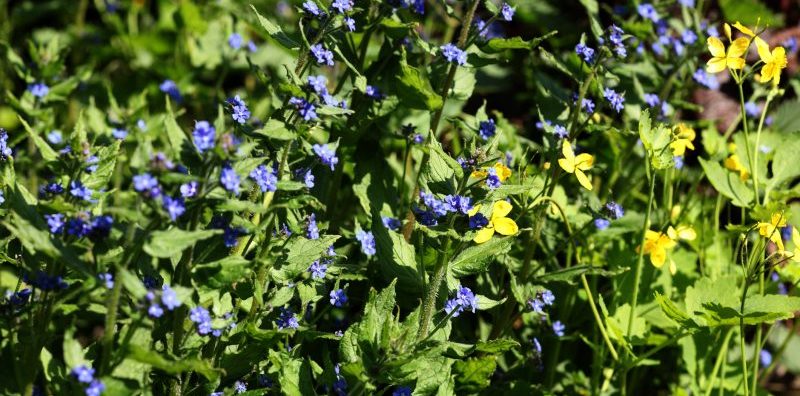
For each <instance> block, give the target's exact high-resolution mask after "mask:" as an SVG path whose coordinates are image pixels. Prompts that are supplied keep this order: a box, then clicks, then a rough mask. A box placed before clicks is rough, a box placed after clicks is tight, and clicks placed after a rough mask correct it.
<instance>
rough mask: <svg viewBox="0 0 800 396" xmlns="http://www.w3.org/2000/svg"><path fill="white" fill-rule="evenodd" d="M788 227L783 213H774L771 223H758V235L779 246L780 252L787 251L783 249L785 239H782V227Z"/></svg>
mask: <svg viewBox="0 0 800 396" xmlns="http://www.w3.org/2000/svg"><path fill="white" fill-rule="evenodd" d="M785 226H786V217H785V216H784V215H783V213H773V214H772V217H771V218H770V220H769V223H765V222H759V223H758V234H759V235H761V236H763V237H764V238H767V239H769V240H770V241H772V242H774V243H775V245H777V246H778V250H779V251H783V250H785V249H784V247H783V239H782V238H781V230H780V228H781V227H785Z"/></svg>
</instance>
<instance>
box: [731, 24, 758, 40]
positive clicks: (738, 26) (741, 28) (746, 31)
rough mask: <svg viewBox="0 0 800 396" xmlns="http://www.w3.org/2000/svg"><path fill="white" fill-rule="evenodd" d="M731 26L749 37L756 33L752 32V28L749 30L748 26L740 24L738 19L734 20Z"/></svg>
mask: <svg viewBox="0 0 800 396" xmlns="http://www.w3.org/2000/svg"><path fill="white" fill-rule="evenodd" d="M733 27H735V28H736V30H738V31H740V32H742V33H744V34H746V35H748V36H750V37H753V36H755V35H756V34H755V33H753V31H752V30H750V28H748V27H747V26H744V25H742V24H741V23H739V21H736V23H734V24H733Z"/></svg>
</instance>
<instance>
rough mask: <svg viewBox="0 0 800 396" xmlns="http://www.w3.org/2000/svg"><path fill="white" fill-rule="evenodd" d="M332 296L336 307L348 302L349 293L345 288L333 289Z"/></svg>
mask: <svg viewBox="0 0 800 396" xmlns="http://www.w3.org/2000/svg"><path fill="white" fill-rule="evenodd" d="M330 297H331V300H330V301H331V305H333V306H334V307H343V306H344V304H345V303H346V302H347V293H345V291H344V289H336V290H331V293H330Z"/></svg>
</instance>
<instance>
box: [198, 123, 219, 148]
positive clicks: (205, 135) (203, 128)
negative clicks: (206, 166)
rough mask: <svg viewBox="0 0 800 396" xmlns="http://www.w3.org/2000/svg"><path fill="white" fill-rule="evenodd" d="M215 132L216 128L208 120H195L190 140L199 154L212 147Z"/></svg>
mask: <svg viewBox="0 0 800 396" xmlns="http://www.w3.org/2000/svg"><path fill="white" fill-rule="evenodd" d="M216 134H217V130H216V129H215V128H214V126H212V125H211V124H210V123H209V122H208V121H196V122H195V123H194V131H192V140H193V141H194V145H195V146H196V147H197V150H198V151H200V153H201V154H202V153H204V152H205V151H206V150H211V149H213V148H214V140H215V139H216Z"/></svg>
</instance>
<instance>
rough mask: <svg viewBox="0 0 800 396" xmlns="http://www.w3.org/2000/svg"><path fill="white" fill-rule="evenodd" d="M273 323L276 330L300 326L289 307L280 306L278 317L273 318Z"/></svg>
mask: <svg viewBox="0 0 800 396" xmlns="http://www.w3.org/2000/svg"><path fill="white" fill-rule="evenodd" d="M275 324H276V325H277V326H278V330H283V329H297V328H298V327H300V323H298V322H297V318H296V317H295V316H294V312H292V309H291V308H281V309H280V314H279V315H278V318H277V319H275Z"/></svg>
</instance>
